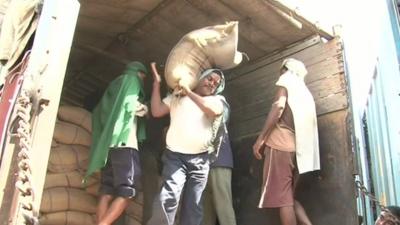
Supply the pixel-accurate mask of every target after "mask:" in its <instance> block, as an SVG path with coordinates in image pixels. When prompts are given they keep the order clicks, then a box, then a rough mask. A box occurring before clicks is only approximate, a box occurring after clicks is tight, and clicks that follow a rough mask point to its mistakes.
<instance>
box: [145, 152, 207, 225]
mask: <svg viewBox="0 0 400 225" xmlns="http://www.w3.org/2000/svg"><path fill="white" fill-rule="evenodd" d="M162 161H163V164H164V167H163V172H162V177H163V184H162V187H161V192H160V196H159V199H156V201H155V202H154V205H153V207H154V210H153V215H152V217H151V219H150V220H149V222H148V223H147V224H148V225H174V222H175V216H176V213H177V210H178V207H179V204H181V205H180V215H179V224H180V225H200V224H201V221H202V217H203V204H202V202H201V199H202V198H201V196H202V193H203V190H204V188H205V187H206V184H207V178H208V172H209V169H210V165H209V164H210V163H209V155H208V153H207V152H206V153H201V154H182V153H177V152H172V151H170V150H166V151H165V152H164V155H163V157H162ZM182 193H183V195H182V199H181V194H182Z"/></svg>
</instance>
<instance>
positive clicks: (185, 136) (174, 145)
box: [163, 95, 223, 154]
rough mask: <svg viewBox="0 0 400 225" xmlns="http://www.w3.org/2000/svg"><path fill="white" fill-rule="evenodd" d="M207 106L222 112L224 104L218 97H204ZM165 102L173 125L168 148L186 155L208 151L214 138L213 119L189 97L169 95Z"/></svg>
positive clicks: (171, 125) (168, 134)
mask: <svg viewBox="0 0 400 225" xmlns="http://www.w3.org/2000/svg"><path fill="white" fill-rule="evenodd" d="M203 99H204V100H205V101H207V105H211V107H213V108H214V107H215V109H216V111H219V109H221V110H220V111H222V107H223V106H222V102H221V100H220V99H219V98H218V97H216V96H205V97H203ZM163 102H164V103H165V104H166V105H167V106H168V107H169V109H170V116H171V123H170V127H169V129H168V132H167V138H166V142H167V148H168V149H169V150H171V151H174V152H179V153H184V154H198V153H202V152H206V151H208V150H209V149H208V147H207V146H209V145H208V143H209V142H210V141H211V137H212V122H213V119H212V118H208V117H207V116H206V114H205V113H204V112H203V111H202V110H201V109H200V108H199V106H197V105H196V103H195V102H193V100H191V99H190V98H189V97H188V96H183V97H182V96H180V97H176V96H173V95H169V96H167V97H166V98H164V99H163Z"/></svg>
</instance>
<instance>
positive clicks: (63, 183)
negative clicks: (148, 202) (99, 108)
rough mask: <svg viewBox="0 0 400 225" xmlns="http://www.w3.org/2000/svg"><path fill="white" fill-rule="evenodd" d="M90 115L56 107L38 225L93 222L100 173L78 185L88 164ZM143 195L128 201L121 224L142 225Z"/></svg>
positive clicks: (85, 224) (71, 108) (74, 108)
mask: <svg viewBox="0 0 400 225" xmlns="http://www.w3.org/2000/svg"><path fill="white" fill-rule="evenodd" d="M91 121H92V120H91V113H90V112H88V111H86V110H85V109H83V108H79V107H75V106H60V108H59V110H58V120H57V122H56V126H55V128H54V135H53V141H52V144H51V152H50V157H49V162H48V167H47V175H46V181H45V185H44V192H43V197H42V203H41V207H40V212H41V217H40V224H42V225H92V224H95V223H96V220H95V213H96V207H97V199H98V190H99V185H100V173H99V172H96V173H94V174H93V175H92V176H91V177H89V178H87V180H86V184H85V185H83V184H82V180H83V178H84V176H85V173H86V169H87V166H88V162H89V154H90V144H91V131H92V122H91ZM142 212H143V193H142V192H139V193H138V195H137V196H136V197H135V198H134V199H132V201H131V203H130V206H129V207H128V209H127V210H126V217H125V224H137V225H140V224H142V223H141V221H142Z"/></svg>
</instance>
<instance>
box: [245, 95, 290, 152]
mask: <svg viewBox="0 0 400 225" xmlns="http://www.w3.org/2000/svg"><path fill="white" fill-rule="evenodd" d="M286 100H287V90H286V88H284V87H279V88H278V91H277V93H276V95H275V98H274V103H273V104H272V107H271V110H270V112H269V113H268V116H267V119H266V120H265V124H264V127H263V129H262V130H261V132H260V134H259V135H258V138H257V140H256V142H255V143H254V145H253V154H254V156H255V157H256V158H257V159H262V153H261V150H262V149H263V148H262V147H263V146H264V144H265V140H266V139H267V138H268V136H269V135H270V134H271V131H272V129H273V128H274V127H275V125H276V123H278V121H279V118H280V117H281V116H282V113H283V110H284V109H285V105H286Z"/></svg>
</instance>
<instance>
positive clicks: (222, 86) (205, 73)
mask: <svg viewBox="0 0 400 225" xmlns="http://www.w3.org/2000/svg"><path fill="white" fill-rule="evenodd" d="M212 73H216V74H218V75H219V76H220V77H221V80H220V82H219V85H218V87H217V88H216V89H215V92H214V93H213V94H214V95H217V94H220V93H221V92H222V91H224V89H225V76H224V73H223V72H222V70H220V69H215V68H213V69H206V70H204V71H203V72H202V73H201V75H200V78H199V80H202V79H204V78H206V77H208V76H210V75H211V74H212Z"/></svg>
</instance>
